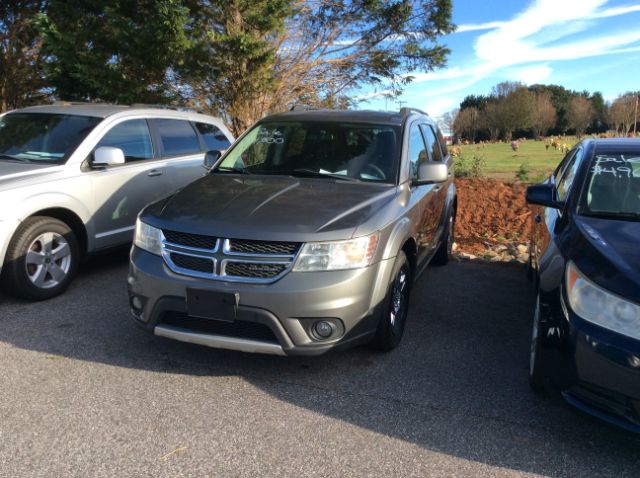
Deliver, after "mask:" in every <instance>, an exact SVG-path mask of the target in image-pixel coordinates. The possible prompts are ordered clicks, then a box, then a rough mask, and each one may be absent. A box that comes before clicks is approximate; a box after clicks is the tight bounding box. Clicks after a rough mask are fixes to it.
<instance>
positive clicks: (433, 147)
mask: <svg viewBox="0 0 640 478" xmlns="http://www.w3.org/2000/svg"><path fill="white" fill-rule="evenodd" d="M420 129H422V134H423V136H424V142H425V143H426V144H427V151H429V159H430V160H431V161H442V151H441V150H440V145H439V144H438V139H437V138H436V135H435V133H434V132H433V129H432V128H431V126H429V125H426V124H423V125H422V126H421V127H420Z"/></svg>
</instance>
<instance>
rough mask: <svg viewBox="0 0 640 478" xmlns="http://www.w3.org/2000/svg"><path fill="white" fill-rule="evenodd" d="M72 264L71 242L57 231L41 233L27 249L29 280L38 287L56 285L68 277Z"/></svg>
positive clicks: (26, 263) (26, 261)
mask: <svg viewBox="0 0 640 478" xmlns="http://www.w3.org/2000/svg"><path fill="white" fill-rule="evenodd" d="M70 266H71V248H70V247H69V243H68V242H67V240H66V239H65V238H64V237H63V236H62V235H60V234H58V233H56V232H45V233H44V234H40V235H39V236H38V237H36V238H35V239H34V240H33V242H32V243H31V245H30V246H29V248H28V249H27V255H26V257H25V268H26V271H27V276H28V277H29V280H30V281H31V283H32V284H33V285H35V286H36V287H41V288H43V289H49V288H51V287H56V286H57V285H59V284H60V283H61V282H63V281H64V279H65V278H66V277H67V275H68V274H69V268H70Z"/></svg>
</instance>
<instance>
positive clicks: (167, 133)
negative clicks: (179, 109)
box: [155, 119, 200, 156]
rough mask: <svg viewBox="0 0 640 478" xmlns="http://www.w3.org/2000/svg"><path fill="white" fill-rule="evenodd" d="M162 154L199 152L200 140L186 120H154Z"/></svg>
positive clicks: (173, 154)
mask: <svg viewBox="0 0 640 478" xmlns="http://www.w3.org/2000/svg"><path fill="white" fill-rule="evenodd" d="M155 124H156V127H157V128H158V133H159V134H160V141H162V151H163V156H178V155H180V154H191V153H199V152H200V142H199V141H198V136H197V135H196V132H195V130H194V129H193V128H192V127H191V124H190V123H189V122H188V121H184V120H174V119H157V120H155Z"/></svg>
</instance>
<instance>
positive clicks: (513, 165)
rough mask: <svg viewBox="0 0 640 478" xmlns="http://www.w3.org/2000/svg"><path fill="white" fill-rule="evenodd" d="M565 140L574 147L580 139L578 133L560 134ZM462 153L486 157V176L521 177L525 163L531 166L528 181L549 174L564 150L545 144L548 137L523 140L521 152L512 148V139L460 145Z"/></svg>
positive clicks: (513, 178) (527, 176)
mask: <svg viewBox="0 0 640 478" xmlns="http://www.w3.org/2000/svg"><path fill="white" fill-rule="evenodd" d="M560 143H561V144H566V145H567V146H568V147H569V148H571V147H572V146H573V145H574V144H576V143H577V139H576V138H575V136H565V137H562V138H560ZM459 147H460V150H461V155H462V156H464V157H465V158H472V157H473V156H474V155H481V156H483V157H484V159H485V163H484V167H483V168H482V173H483V176H486V177H490V178H496V179H503V180H507V181H511V180H515V179H517V172H518V170H519V169H520V168H521V165H524V168H525V169H527V170H528V173H527V175H526V179H525V180H526V181H528V182H534V181H536V180H540V179H542V178H543V177H545V176H547V175H548V174H549V173H550V172H551V171H553V170H554V169H555V167H556V166H557V165H558V163H559V162H560V160H561V159H562V158H563V157H564V154H565V153H563V152H562V151H560V150H556V149H554V148H553V147H552V146H549V148H548V149H547V148H545V141H534V140H531V139H530V140H525V141H520V147H519V149H518V151H517V152H514V151H513V150H512V149H511V144H510V143H504V142H503V143H487V144H470V145H461V146H459Z"/></svg>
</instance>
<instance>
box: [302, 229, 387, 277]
mask: <svg viewBox="0 0 640 478" xmlns="http://www.w3.org/2000/svg"><path fill="white" fill-rule="evenodd" d="M377 245H378V233H375V234H372V235H370V236H363V237H358V238H357V239H351V240H349V241H336V242H309V243H307V244H305V245H304V246H303V248H302V251H301V252H300V256H299V257H298V261H297V262H296V265H295V266H294V268H293V270H294V271H299V272H310V271H335V270H342V269H356V268H359V267H366V266H368V265H369V264H371V260H372V259H373V256H374V255H375V253H376V246H377Z"/></svg>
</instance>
